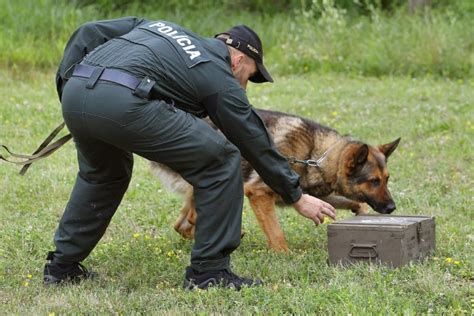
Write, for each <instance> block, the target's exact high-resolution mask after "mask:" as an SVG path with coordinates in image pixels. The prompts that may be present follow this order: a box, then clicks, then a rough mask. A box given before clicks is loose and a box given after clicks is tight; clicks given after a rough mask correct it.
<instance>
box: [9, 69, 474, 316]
mask: <svg viewBox="0 0 474 316" xmlns="http://www.w3.org/2000/svg"><path fill="white" fill-rule="evenodd" d="M53 77H54V76H53V73H52V72H46V73H44V72H35V71H32V72H29V73H27V74H26V75H22V76H19V75H18V73H14V72H12V71H11V70H0V107H1V108H0V144H7V145H10V147H11V149H12V150H14V151H17V152H24V153H27V152H31V151H32V150H33V149H34V148H35V147H36V146H37V145H38V144H39V143H40V142H41V141H42V140H43V138H44V137H45V136H46V135H47V134H48V133H49V132H50V131H51V130H52V128H53V127H54V126H55V125H56V124H58V123H59V122H60V121H61V114H60V106H59V103H58V101H57V98H56V95H55V91H54V84H53ZM276 80H277V82H276V83H275V84H273V85H270V84H266V85H251V86H250V91H249V97H250V100H251V101H252V103H253V104H254V105H255V106H257V107H260V108H266V109H275V110H281V111H286V112H290V113H295V114H299V115H303V116H305V117H308V118H311V119H313V120H316V121H319V122H321V123H323V124H326V125H329V126H331V127H334V128H336V129H338V130H339V131H340V132H341V133H343V134H351V135H353V136H356V137H358V138H359V139H362V140H365V141H367V142H369V143H371V144H379V143H385V142H388V141H391V140H393V139H395V138H396V137H399V136H401V137H402V142H401V144H400V146H399V148H398V149H397V151H396V152H395V153H394V154H393V156H391V158H390V162H389V169H390V171H391V179H392V180H391V184H390V188H391V191H392V194H393V196H394V198H395V200H396V202H397V206H398V209H397V213H398V214H424V215H435V216H436V223H437V250H436V253H435V255H434V257H433V258H431V259H429V260H427V261H426V262H423V263H420V264H413V265H409V266H405V267H402V268H398V269H389V268H385V267H378V266H367V265H357V266H354V267H350V268H344V269H343V268H338V267H331V266H328V265H327V264H326V259H327V251H326V244H327V237H326V225H323V226H321V227H315V226H314V225H313V224H312V223H310V221H308V220H306V219H304V218H302V217H301V216H299V215H298V214H297V213H296V212H295V211H294V210H292V209H291V208H286V209H280V210H279V211H278V212H279V216H280V220H281V223H282V226H283V229H284V231H285V233H286V236H287V241H288V244H289V247H290V248H291V249H292V252H291V254H290V255H288V256H287V255H280V254H274V253H272V252H271V251H269V250H267V248H266V241H265V238H264V235H263V233H262V232H261V230H260V229H259V228H258V225H257V223H256V220H255V218H254V215H253V214H252V211H251V210H250V208H249V206H248V204H246V205H245V209H244V221H243V225H244V230H245V231H246V233H247V234H246V236H245V238H244V239H243V241H242V245H241V247H240V248H239V249H238V250H237V251H236V252H235V253H234V254H233V256H232V263H233V267H234V270H235V271H237V272H239V273H242V274H245V275H249V276H258V277H261V278H262V279H264V280H265V282H266V285H265V286H264V287H262V288H258V289H246V290H244V291H242V292H233V291H229V290H211V291H207V292H203V291H197V292H184V291H182V290H181V289H180V285H181V282H182V278H183V272H184V267H185V266H186V265H187V264H188V262H189V253H190V249H191V246H192V244H191V242H189V241H186V240H183V239H181V238H180V236H178V234H177V233H175V232H174V230H173V229H172V223H173V221H174V219H175V217H176V216H177V214H178V210H179V207H180V204H181V201H180V199H179V198H178V197H176V196H173V195H172V194H170V193H167V192H166V191H165V190H164V189H163V188H162V187H161V185H160V183H159V182H158V181H157V180H156V179H155V178H154V177H153V176H152V175H151V174H150V172H149V170H148V165H147V162H146V161H144V160H143V159H140V158H137V159H136V165H135V172H134V177H133V180H132V183H131V185H130V188H129V190H128V192H127V194H126V196H125V199H124V201H123V203H122V204H121V206H120V208H119V210H118V211H117V214H116V215H115V217H114V219H113V221H112V223H111V224H110V226H109V229H108V231H107V233H106V235H105V236H104V238H103V239H102V241H101V242H100V244H99V245H98V247H97V248H96V249H95V250H94V251H93V253H92V254H91V256H90V257H89V258H87V260H86V261H85V262H84V264H85V265H86V266H88V267H89V268H91V269H93V270H95V271H97V272H99V273H100V278H99V279H98V280H96V281H90V282H85V283H83V284H81V285H78V286H70V287H62V288H52V289H45V288H44V287H43V286H42V268H43V265H44V263H45V255H46V252H47V251H48V250H51V249H52V247H53V244H52V237H53V234H54V231H55V228H56V225H57V222H58V220H59V218H60V216H61V214H62V211H63V208H64V206H65V203H66V202H67V199H68V195H69V193H70V190H71V188H72V185H73V181H74V178H75V174H76V162H75V151H74V148H73V145H72V144H68V145H67V146H65V147H64V148H62V149H61V150H60V151H59V152H57V153H55V154H54V155H53V156H51V157H49V158H48V159H46V160H44V161H42V162H39V163H37V164H36V165H33V167H32V168H31V169H30V171H29V172H28V173H27V175H26V176H25V177H20V176H19V175H18V174H17V172H18V170H19V168H18V167H15V166H13V165H9V164H4V163H0V197H1V202H0V231H1V234H0V244H1V247H0V306H1V313H2V314H20V315H24V314H35V315H48V314H51V313H54V314H55V315H59V314H163V313H168V314H182V313H187V314H191V313H193V314H194V313H199V314H208V313H226V314H227V313H231V314H253V313H259V314H282V313H290V314H312V313H319V314H342V315H345V314H352V315H364V314H382V315H385V314H405V315H415V314H449V315H451V314H469V313H470V311H471V310H472V304H473V303H472V299H473V298H474V297H473V296H472V290H471V289H470V286H471V285H470V284H471V283H472V279H473V259H474V257H473V252H472V241H473V238H474V230H473V224H472V197H473V187H474V186H473V184H474V183H473V180H472V175H473V161H472V159H473V139H474V104H473V100H474V81H473V80H459V81H455V80H446V79H440V78H433V77H426V78H423V79H412V78H409V77H382V78H378V79H375V78H367V77H360V76H345V75H337V74H327V75H318V74H314V73H308V74H304V75H289V76H286V77H284V76H278V77H276ZM3 153H4V152H2V154H3ZM348 216H350V214H349V212H345V211H339V212H338V218H345V217H348ZM446 258H452V259H453V260H454V261H456V263H454V262H447V261H446Z"/></svg>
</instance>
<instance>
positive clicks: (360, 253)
mask: <svg viewBox="0 0 474 316" xmlns="http://www.w3.org/2000/svg"><path fill="white" fill-rule="evenodd" d="M375 246H377V245H376V244H351V250H350V251H349V257H351V258H369V259H370V258H377V257H378V253H377V249H375Z"/></svg>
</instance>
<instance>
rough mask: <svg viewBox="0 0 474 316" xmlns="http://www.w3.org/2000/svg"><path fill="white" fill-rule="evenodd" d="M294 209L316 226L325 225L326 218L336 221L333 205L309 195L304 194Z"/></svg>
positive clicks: (294, 205)
mask: <svg viewBox="0 0 474 316" xmlns="http://www.w3.org/2000/svg"><path fill="white" fill-rule="evenodd" d="M293 207H294V208H295V209H296V210H297V211H298V213H300V214H301V215H303V216H304V217H306V218H309V219H310V220H312V221H313V222H314V223H315V224H316V225H319V224H321V223H323V222H324V217H325V216H329V217H330V218H332V219H336V209H335V208H334V207H332V205H330V204H328V203H326V202H324V201H322V200H320V199H318V198H315V197H314V196H312V195H309V194H303V195H302V196H301V198H300V199H299V200H298V201H297V202H296V203H294V204H293Z"/></svg>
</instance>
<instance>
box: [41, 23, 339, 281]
mask: <svg viewBox="0 0 474 316" xmlns="http://www.w3.org/2000/svg"><path fill="white" fill-rule="evenodd" d="M249 80H250V81H252V82H257V83H259V82H268V81H269V82H272V81H273V79H272V77H271V76H270V74H269V73H268V71H267V70H266V68H265V67H264V65H263V50H262V45H261V41H260V39H259V37H258V35H257V34H256V33H255V32H254V31H253V30H251V29H250V28H249V27H247V26H244V25H239V26H235V27H233V28H231V29H230V30H228V31H227V32H224V33H221V34H218V36H217V37H216V38H202V37H200V36H198V35H196V34H194V33H192V32H191V31H189V30H187V29H185V28H183V27H181V26H179V25H176V24H174V23H171V22H167V21H150V20H146V19H138V18H134V17H128V18H122V19H115V20H106V21H98V22H91V23H86V24H85V25H83V26H81V27H80V28H79V29H78V30H76V32H75V33H74V34H73V35H72V37H71V38H70V40H69V41H68V44H67V45H66V48H65V52H64V57H63V60H62V61H61V64H60V67H59V70H58V74H57V78H56V83H57V89H58V94H59V96H60V99H61V103H62V112H63V117H64V120H65V123H66V125H67V127H68V129H69V131H70V132H71V134H72V135H73V139H74V142H75V146H76V149H77V158H78V164H79V172H78V175H77V178H76V182H75V185H74V188H73V190H72V193H71V196H70V199H69V202H68V204H67V206H66V209H65V211H64V214H63V216H62V218H61V220H60V222H59V226H58V228H57V230H56V233H55V236H54V243H55V246H56V249H55V251H51V252H49V253H48V257H47V259H48V260H49V262H48V263H47V264H46V266H45V269H44V282H45V284H56V283H62V282H67V281H77V280H80V279H83V278H88V277H90V276H91V274H90V273H89V272H88V271H87V270H86V269H85V268H84V267H83V266H82V265H81V263H80V262H81V261H83V260H84V259H85V258H86V257H87V256H88V255H89V254H90V252H91V251H92V250H93V248H94V247H95V246H96V244H97V243H98V242H99V240H100V239H101V237H102V236H103V234H104V232H105V230H106V228H107V226H108V224H109V222H110V220H111V218H112V216H113V215H114V213H115V211H116V209H117V208H118V206H119V204H120V202H121V200H122V197H123V195H124V193H125V191H126V190H127V187H128V184H129V182H130V179H131V176H132V169H133V154H137V155H139V156H141V157H144V158H146V159H149V160H152V161H157V162H159V163H162V164H165V165H167V166H168V167H170V168H171V169H173V170H175V171H176V172H178V173H179V174H180V175H181V176H182V177H183V178H184V179H185V180H186V181H188V182H189V183H190V184H191V185H192V186H193V188H194V199H195V202H196V211H197V215H198V216H197V222H196V231H195V243H194V246H193V249H192V252H191V263H190V266H189V267H187V268H186V272H185V278H184V287H186V288H192V287H199V288H207V287H208V286H210V285H219V286H226V287H234V288H236V289H240V288H241V287H242V286H243V285H247V286H253V285H260V284H261V283H262V282H261V281H260V280H252V279H247V278H243V277H240V276H237V275H236V274H234V273H233V272H232V271H231V270H230V254H231V253H232V252H233V251H234V250H235V249H236V248H237V247H238V246H239V244H240V232H241V219H242V205H243V196H244V194H243V183H242V175H241V170H240V157H241V155H242V156H243V157H245V159H247V160H248V161H249V162H250V163H251V164H252V166H253V167H254V168H255V170H256V171H257V172H258V173H259V175H260V176H261V177H262V178H263V180H264V181H265V183H267V184H268V185H269V186H270V187H271V188H272V189H273V190H274V191H275V192H277V193H278V194H279V195H280V196H281V197H282V198H283V200H284V201H285V202H286V203H288V204H292V205H293V206H294V207H295V209H296V210H297V211H298V212H299V213H300V214H302V215H303V216H305V217H308V218H309V219H311V220H313V221H314V222H315V223H316V224H319V223H321V222H322V221H323V220H324V217H325V216H329V217H332V218H334V216H335V210H334V209H333V208H332V206H330V205H329V204H327V203H325V202H323V201H321V200H319V199H317V198H314V197H312V196H309V195H307V194H303V193H302V190H301V188H300V186H299V182H298V181H299V178H298V176H297V175H296V174H295V173H294V172H293V171H292V170H291V169H290V167H289V165H288V162H287V161H286V159H285V158H284V157H283V156H281V155H280V154H279V153H278V152H277V150H276V149H275V146H274V144H273V142H272V140H271V138H270V137H269V135H268V133H267V131H266V129H265V126H264V125H263V123H262V121H261V119H260V118H259V117H258V115H257V114H256V113H255V111H254V110H253V109H252V107H251V106H250V105H249V101H248V99H247V96H246V93H245V89H246V86H247V82H248V81H249ZM205 116H209V117H210V119H211V120H212V121H213V122H214V123H215V124H216V126H218V127H219V129H220V130H221V131H222V133H223V135H222V134H220V133H218V132H216V131H215V130H213V129H212V128H210V127H209V126H208V125H207V124H206V123H204V122H203V121H202V120H201V119H200V118H202V117H205ZM224 135H225V136H224Z"/></svg>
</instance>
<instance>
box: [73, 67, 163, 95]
mask: <svg viewBox="0 0 474 316" xmlns="http://www.w3.org/2000/svg"><path fill="white" fill-rule="evenodd" d="M72 76H73V77H82V78H88V79H89V80H88V82H87V85H86V87H87V88H89V89H92V88H93V87H94V86H95V84H96V83H97V81H98V80H104V81H109V82H113V83H117V84H119V85H122V86H124V87H127V88H129V89H131V90H133V94H135V95H137V96H139V97H142V98H148V97H149V95H150V92H151V90H152V88H153V86H154V85H155V83H156V82H155V81H153V80H151V79H150V78H147V77H145V78H143V79H138V78H136V77H135V76H133V75H130V74H128V73H126V72H123V71H120V70H117V69H109V68H104V67H98V66H90V65H85V64H77V65H76V66H75V67H74V71H73V73H72Z"/></svg>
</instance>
